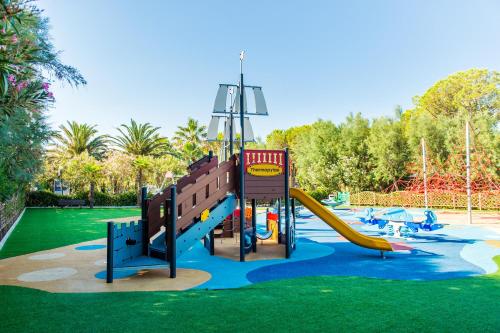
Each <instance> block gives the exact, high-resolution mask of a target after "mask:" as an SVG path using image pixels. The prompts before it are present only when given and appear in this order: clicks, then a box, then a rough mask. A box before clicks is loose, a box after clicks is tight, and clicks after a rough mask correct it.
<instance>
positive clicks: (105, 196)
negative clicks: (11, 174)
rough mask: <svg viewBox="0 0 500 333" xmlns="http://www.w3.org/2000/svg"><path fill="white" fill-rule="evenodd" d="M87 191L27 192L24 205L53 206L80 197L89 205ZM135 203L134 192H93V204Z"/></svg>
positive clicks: (133, 204) (132, 204)
mask: <svg viewBox="0 0 500 333" xmlns="http://www.w3.org/2000/svg"><path fill="white" fill-rule="evenodd" d="M88 198H89V193H88V192H81V193H75V194H73V195H60V194H55V193H52V192H49V191H33V192H29V193H28V194H27V197H26V206H28V207H54V206H57V203H58V201H59V200H61V199H70V200H71V199H82V200H85V204H86V205H87V206H88V205H89V199H88ZM136 204H137V195H136V193H135V192H125V193H119V194H110V193H103V192H95V193H94V205H95V206H135V205H136Z"/></svg>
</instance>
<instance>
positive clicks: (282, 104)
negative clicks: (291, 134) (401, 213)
mask: <svg viewBox="0 0 500 333" xmlns="http://www.w3.org/2000/svg"><path fill="white" fill-rule="evenodd" d="M39 5H40V7H41V8H43V9H45V14H46V15H47V16H48V17H49V18H50V20H51V24H52V27H53V29H52V36H53V39H54V43H55V45H56V47H57V48H58V49H60V50H63V54H62V55H61V58H62V59H63V61H64V62H66V63H68V64H71V65H73V66H76V67H77V68H79V69H80V70H81V72H82V73H83V74H84V75H85V77H86V79H87V80H88V86H86V87H84V88H80V89H77V90H75V89H72V88H71V87H62V86H60V85H59V84H57V85H55V86H54V92H55V97H56V100H57V103H56V106H55V108H54V110H52V111H51V117H50V120H51V122H52V124H53V125H54V126H55V125H58V124H60V123H62V122H64V121H66V120H76V121H79V122H87V123H93V124H98V125H99V127H98V128H99V129H100V130H101V131H103V132H106V133H110V134H112V133H115V131H114V128H115V127H117V126H118V125H119V124H121V123H124V122H128V121H129V119H130V118H134V119H136V120H138V121H141V122H150V123H152V124H154V125H157V126H161V127H162V133H163V134H164V135H167V136H171V135H172V133H173V131H174V130H175V128H176V127H177V126H178V125H180V124H183V123H185V122H186V120H187V118H188V117H189V116H190V117H194V118H197V119H199V120H200V121H202V122H203V123H204V124H208V121H209V118H210V114H211V109H212V106H213V101H214V98H215V94H216V91H217V87H218V83H222V82H236V81H237V80H238V74H239V59H238V56H239V51H240V50H245V51H246V54H247V58H246V60H245V65H244V72H245V73H246V74H245V75H246V79H245V81H246V83H248V84H256V85H262V86H263V89H264V94H265V97H266V101H267V104H268V109H269V112H270V116H269V117H268V118H257V119H255V121H254V131H255V132H256V134H257V135H260V136H262V137H264V136H265V135H266V134H268V133H269V132H270V131H271V130H272V129H274V128H287V127H289V126H293V125H301V124H306V123H311V122H313V121H315V120H317V119H318V118H322V119H330V120H333V121H334V122H336V123H339V122H340V121H342V120H343V119H344V118H345V116H346V115H348V114H349V113H350V112H362V113H363V115H365V116H367V117H370V118H372V117H376V116H380V115H392V114H393V109H394V106H395V105H397V104H400V105H402V106H403V107H404V108H408V107H411V105H412V97H413V96H415V95H419V94H422V93H423V92H424V91H425V90H426V89H427V88H428V87H430V86H431V85H432V84H433V83H434V82H435V81H437V80H439V79H441V78H444V77H446V76H447V75H449V74H451V73H453V72H456V71H460V70H465V69H469V68H473V67H476V68H489V69H495V70H498V69H499V68H500V43H499V40H500V1H397V0H396V1H368V0H366V1H305V0H304V1H300V2H299V1H245V2H239V1H176V2H174V1H161V0H155V1H153V0H149V1H131V0H123V1H119V0H114V1H102V0H86V1H68V0H41V1H39Z"/></svg>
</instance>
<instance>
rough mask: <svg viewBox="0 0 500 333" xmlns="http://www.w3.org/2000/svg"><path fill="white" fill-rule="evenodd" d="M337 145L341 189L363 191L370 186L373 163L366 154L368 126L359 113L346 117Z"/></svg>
mask: <svg viewBox="0 0 500 333" xmlns="http://www.w3.org/2000/svg"><path fill="white" fill-rule="evenodd" d="M339 127H340V138H339V142H338V144H337V147H338V152H337V153H338V156H339V168H340V174H341V180H340V182H341V187H342V189H345V190H349V191H364V190H368V189H370V187H371V185H372V173H371V170H372V164H373V161H372V159H371V156H370V155H369V153H368V142H367V139H368V136H369V134H370V124H369V121H368V119H366V118H363V116H362V115H361V114H360V113H357V114H356V115H353V114H350V115H349V116H347V118H346V121H345V123H342V124H341V125H340V126H339Z"/></svg>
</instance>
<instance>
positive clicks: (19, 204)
mask: <svg viewBox="0 0 500 333" xmlns="http://www.w3.org/2000/svg"><path fill="white" fill-rule="evenodd" d="M24 202H25V197H24V194H23V193H17V194H14V195H13V196H12V198H10V199H9V200H7V201H5V202H0V240H2V239H3V237H4V236H5V234H7V232H8V231H9V229H10V227H11V226H12V225H13V224H14V222H15V221H16V219H17V217H18V216H19V214H21V211H22V210H23V208H24Z"/></svg>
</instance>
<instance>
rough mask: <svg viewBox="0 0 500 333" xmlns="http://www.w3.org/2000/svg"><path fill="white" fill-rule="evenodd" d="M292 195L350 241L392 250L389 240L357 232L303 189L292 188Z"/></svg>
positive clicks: (373, 247)
mask: <svg viewBox="0 0 500 333" xmlns="http://www.w3.org/2000/svg"><path fill="white" fill-rule="evenodd" d="M290 197H292V198H295V199H297V200H299V201H300V202H302V204H303V205H304V206H306V207H307V208H308V209H309V210H310V211H311V212H313V213H314V214H315V215H316V216H318V217H319V218H320V219H322V220H323V221H324V222H325V223H326V224H328V225H329V226H330V227H332V228H333V229H335V230H336V231H337V232H338V233H339V234H341V235H342V236H344V237H345V238H346V239H347V240H349V241H350V242H352V243H354V244H356V245H359V246H362V247H366V248H368V249H375V250H380V251H392V246H391V244H390V243H389V242H388V241H386V240H385V239H383V238H378V237H370V236H366V235H363V234H361V233H359V232H357V231H356V230H354V229H353V228H351V227H350V226H349V225H348V224H347V223H345V222H344V221H342V220H341V219H339V218H338V217H337V216H336V215H335V214H333V213H332V212H331V211H330V210H328V209H327V208H326V207H324V206H323V205H321V204H320V203H319V202H317V201H316V200H315V199H314V198H313V197H311V196H310V195H309V194H307V193H305V192H304V191H302V190H301V189H298V188H290Z"/></svg>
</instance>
